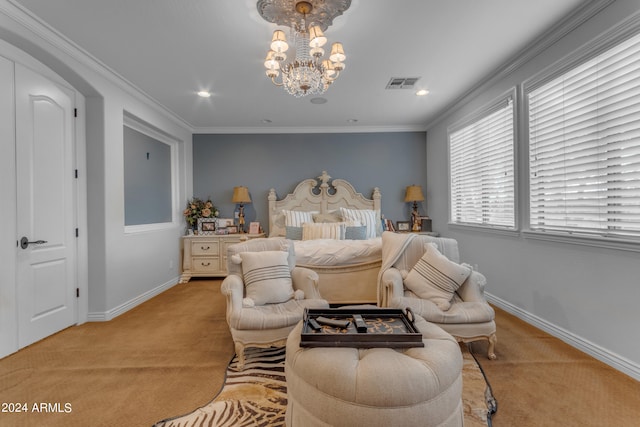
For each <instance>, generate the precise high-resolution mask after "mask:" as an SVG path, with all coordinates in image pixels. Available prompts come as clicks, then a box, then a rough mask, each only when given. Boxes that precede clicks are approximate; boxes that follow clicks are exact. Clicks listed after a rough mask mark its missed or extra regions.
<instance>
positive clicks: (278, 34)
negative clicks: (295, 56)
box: [271, 30, 289, 52]
mask: <svg viewBox="0 0 640 427" xmlns="http://www.w3.org/2000/svg"><path fill="white" fill-rule="evenodd" d="M287 49H289V45H288V44H287V37H286V36H285V34H284V31H282V30H275V31H274V32H273V37H272V38H271V50H273V51H275V52H286V51H287Z"/></svg>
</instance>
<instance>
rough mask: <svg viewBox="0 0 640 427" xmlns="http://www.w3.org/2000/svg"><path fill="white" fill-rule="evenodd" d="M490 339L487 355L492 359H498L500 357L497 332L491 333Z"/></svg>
mask: <svg viewBox="0 0 640 427" xmlns="http://www.w3.org/2000/svg"><path fill="white" fill-rule="evenodd" d="M488 340H489V350H488V351H487V357H488V358H489V359H490V360H496V359H497V358H498V357H497V356H496V343H497V342H498V336H497V335H496V334H491V336H489V338H488Z"/></svg>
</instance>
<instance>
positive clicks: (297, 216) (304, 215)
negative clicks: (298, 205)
mask: <svg viewBox="0 0 640 427" xmlns="http://www.w3.org/2000/svg"><path fill="white" fill-rule="evenodd" d="M282 213H283V214H284V225H285V226H287V227H302V224H304V223H305V222H313V214H317V213H318V211H309V212H305V211H288V210H283V211H282Z"/></svg>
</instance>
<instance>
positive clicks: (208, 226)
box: [198, 218, 216, 236]
mask: <svg viewBox="0 0 640 427" xmlns="http://www.w3.org/2000/svg"><path fill="white" fill-rule="evenodd" d="M215 231H216V219H215V218H198V234H200V235H205V236H206V235H210V234H213V233H214V232H215Z"/></svg>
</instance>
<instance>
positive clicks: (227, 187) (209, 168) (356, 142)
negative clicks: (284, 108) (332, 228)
mask: <svg viewBox="0 0 640 427" xmlns="http://www.w3.org/2000/svg"><path fill="white" fill-rule="evenodd" d="M425 165H426V133H425V132H389V133H325V134H319V133H314V134H243V135H237V134H223V135H221V134H196V135H194V136H193V192H194V196H196V197H203V198H206V197H211V199H212V201H213V203H214V205H216V207H218V208H219V209H220V213H221V216H223V217H233V214H234V210H235V205H234V204H233V203H231V196H232V194H233V187H234V186H238V185H245V186H247V187H248V188H249V192H250V194H251V199H252V203H251V204H250V205H247V206H245V219H246V222H247V224H248V223H249V221H256V220H257V221H260V223H261V225H262V226H263V227H264V228H265V231H266V230H267V228H268V201H267V196H268V194H269V189H270V188H274V189H275V190H276V193H277V194H278V198H282V197H284V196H285V195H286V194H288V193H290V192H291V191H293V189H294V188H295V186H296V185H297V184H298V183H299V182H300V181H302V180H303V179H307V178H316V177H317V176H319V175H320V174H321V173H322V171H323V170H326V171H327V172H328V173H329V175H331V177H333V178H341V179H346V180H347V181H349V182H351V183H352V184H353V185H354V187H355V188H356V190H357V191H359V192H361V193H362V194H363V195H364V196H365V197H371V193H372V191H373V189H374V187H378V188H380V192H381V193H382V214H383V215H384V216H385V217H386V218H389V219H391V220H393V221H394V222H395V221H397V220H409V219H410V215H409V206H408V204H406V203H404V191H405V188H406V186H407V185H411V184H417V185H422V188H423V192H428V186H427V182H426V181H427V179H426V177H427V171H426V167H425ZM425 196H426V194H425ZM425 208H426V206H424V205H421V206H420V212H421V213H426V211H425Z"/></svg>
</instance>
